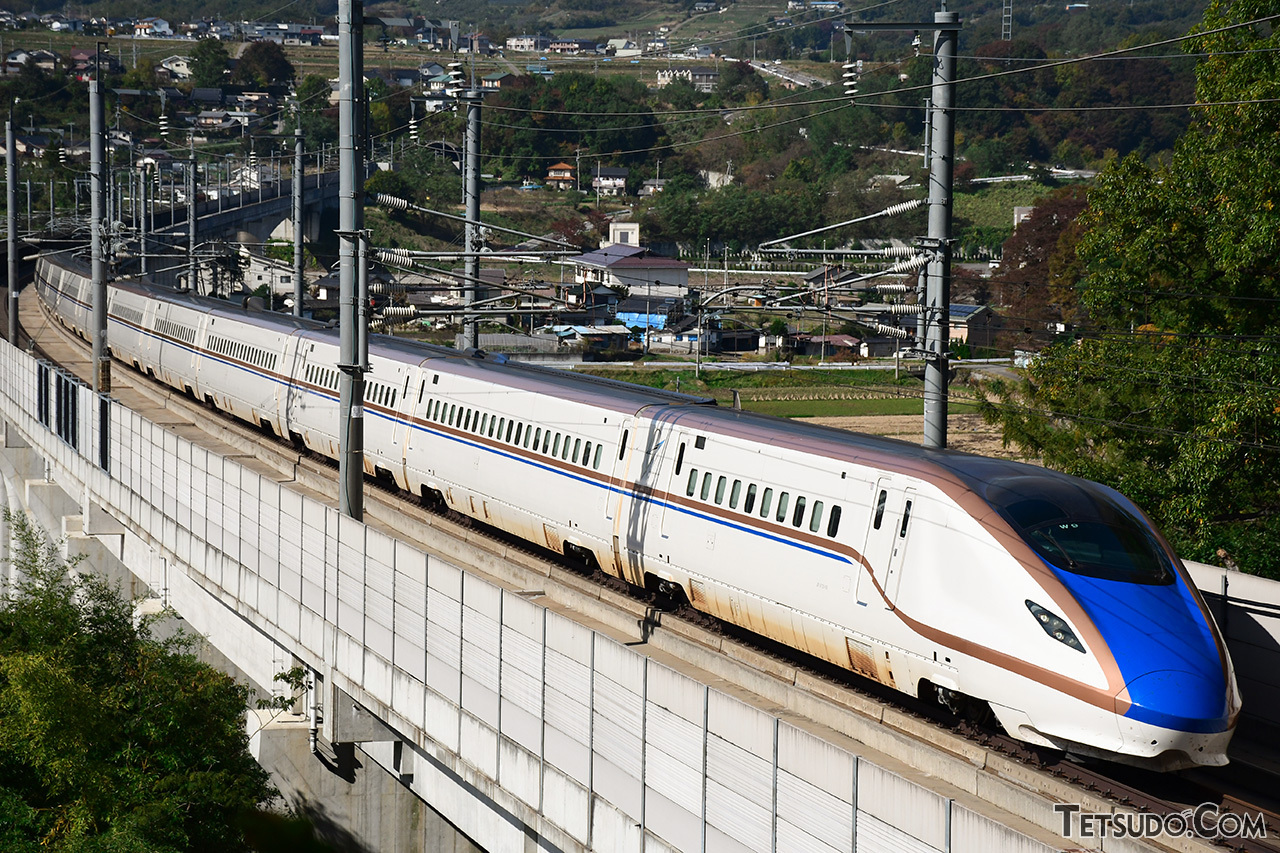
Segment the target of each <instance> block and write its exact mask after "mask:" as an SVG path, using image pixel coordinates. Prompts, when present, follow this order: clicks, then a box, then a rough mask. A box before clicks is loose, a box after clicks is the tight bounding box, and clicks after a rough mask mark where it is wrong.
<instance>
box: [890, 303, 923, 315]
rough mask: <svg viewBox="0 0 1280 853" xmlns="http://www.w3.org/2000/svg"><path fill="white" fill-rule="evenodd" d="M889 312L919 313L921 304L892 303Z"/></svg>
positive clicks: (901, 313)
mask: <svg viewBox="0 0 1280 853" xmlns="http://www.w3.org/2000/svg"><path fill="white" fill-rule="evenodd" d="M889 313H890V314H900V315H906V314H919V313H920V306H919V305H890V306H889Z"/></svg>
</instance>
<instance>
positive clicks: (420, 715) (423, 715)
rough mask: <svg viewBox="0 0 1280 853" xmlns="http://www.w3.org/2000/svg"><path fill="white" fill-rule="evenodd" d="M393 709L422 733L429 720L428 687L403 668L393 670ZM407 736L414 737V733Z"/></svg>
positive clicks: (395, 667) (409, 732)
mask: <svg viewBox="0 0 1280 853" xmlns="http://www.w3.org/2000/svg"><path fill="white" fill-rule="evenodd" d="M391 707H392V708H394V709H395V712H396V713H397V714H399V715H400V716H401V717H403V718H404V719H405V720H406V721H407V722H408V723H409V725H410V726H412V727H413V729H416V730H418V731H421V730H422V729H423V728H424V725H425V723H426V719H427V687H426V685H425V684H423V683H422V682H421V681H419V680H417V679H416V678H413V677H412V676H410V675H409V674H408V673H406V672H405V671H404V670H403V669H402V668H400V667H398V666H394V667H392V668H391ZM405 734H407V735H409V736H410V737H414V735H415V733H414V732H413V731H406V732H405Z"/></svg>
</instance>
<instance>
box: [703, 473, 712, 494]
mask: <svg viewBox="0 0 1280 853" xmlns="http://www.w3.org/2000/svg"><path fill="white" fill-rule="evenodd" d="M709 497H711V473H710V472H708V473H706V474H703V475H702V499H703V500H704V501H705V500H706V499H707V498H709Z"/></svg>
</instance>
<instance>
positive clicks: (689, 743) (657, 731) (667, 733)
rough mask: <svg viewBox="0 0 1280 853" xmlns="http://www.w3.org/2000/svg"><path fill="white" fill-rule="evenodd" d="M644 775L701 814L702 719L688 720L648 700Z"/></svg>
mask: <svg viewBox="0 0 1280 853" xmlns="http://www.w3.org/2000/svg"><path fill="white" fill-rule="evenodd" d="M646 731H647V732H648V738H647V739H646V742H645V779H646V780H647V781H648V783H649V787H651V788H653V789H654V790H655V791H658V792H659V793H661V794H662V795H663V796H665V797H667V798H669V799H671V800H672V801H673V802H676V803H682V804H683V805H684V807H685V808H688V809H691V810H693V812H694V813H695V814H697V815H699V818H701V814H702V721H701V720H699V721H698V722H696V723H695V722H693V721H691V720H686V719H684V718H683V717H680V716H678V715H676V714H675V713H673V712H672V711H670V710H668V709H667V708H664V707H662V706H661V705H657V704H654V703H653V702H650V703H649V711H648V717H647V720H646Z"/></svg>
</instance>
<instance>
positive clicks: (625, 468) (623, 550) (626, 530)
mask: <svg viewBox="0 0 1280 853" xmlns="http://www.w3.org/2000/svg"><path fill="white" fill-rule="evenodd" d="M671 432H672V430H671V426H670V425H669V424H664V423H662V422H660V421H657V420H654V419H652V418H647V417H645V416H644V414H643V410H641V411H640V412H637V413H636V415H635V417H633V418H632V419H631V421H630V423H629V424H628V433H629V438H628V441H629V446H628V447H627V451H626V453H625V458H624V459H622V460H615V466H619V467H616V468H615V475H614V476H613V477H611V478H610V481H609V482H610V490H609V493H610V495H611V498H610V506H611V510H612V512H613V515H612V517H611V518H610V520H611V521H612V522H613V553H614V565H615V568H616V569H617V571H618V572H619V574H620V575H621V577H622V578H624V579H625V580H628V581H630V582H631V583H633V584H636V585H637V586H639V585H643V583H644V567H643V565H642V560H641V556H640V555H641V554H643V553H645V550H646V549H645V542H646V540H647V539H648V537H650V536H651V535H655V534H656V533H657V532H658V531H659V519H658V515H657V510H658V504H657V503H656V502H655V501H654V500H653V499H652V497H651V496H652V495H654V493H655V491H656V490H657V488H658V485H659V483H658V479H659V475H660V473H661V470H662V460H663V457H664V455H665V453H666V450H667V444H668V443H669V442H668V438H669V437H670V435H671ZM632 483H634V489H633V488H632V485H631V484H632ZM615 501H616V503H615Z"/></svg>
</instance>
